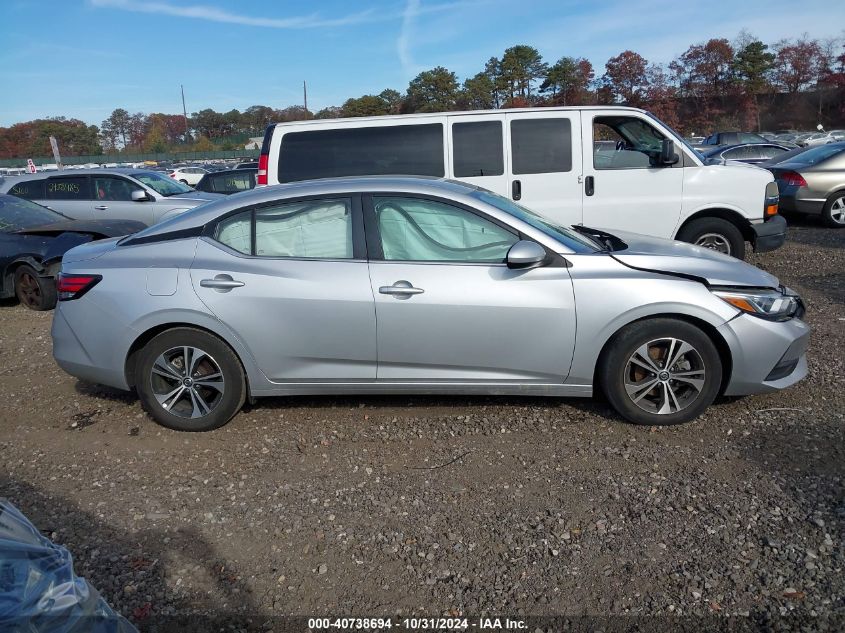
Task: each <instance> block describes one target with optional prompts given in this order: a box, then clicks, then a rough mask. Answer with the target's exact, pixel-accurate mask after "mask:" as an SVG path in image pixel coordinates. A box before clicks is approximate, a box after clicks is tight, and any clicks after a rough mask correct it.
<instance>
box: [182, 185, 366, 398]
mask: <svg viewBox="0 0 845 633" xmlns="http://www.w3.org/2000/svg"><path fill="white" fill-rule="evenodd" d="M363 239H364V238H363V222H362V220H361V217H360V197H359V196H342V195H341V196H333V197H331V198H307V199H300V200H285V201H283V202H274V203H270V204H263V205H261V206H257V207H251V208H245V209H242V210H238V211H237V212H234V213H232V214H229V215H227V216H225V217H224V218H223V219H221V220H220V221H219V222H218V223H217V224H216V226H215V227H213V230H212V231H211V234H210V235H207V236H205V237H203V238H202V239H200V240H198V243H197V251H196V256H195V258H194V263H193V265H192V267H191V282H192V284H193V287H194V290H195V291H196V293H197V295H198V296H199V297H200V299H201V300H202V301H203V303H204V304H205V305H206V306H207V307H208V309H209V310H210V311H211V312H213V313H214V315H215V316H217V318H218V319H220V321H222V322H223V323H224V324H225V325H226V326H227V327H228V328H229V330H230V331H231V332H232V335H233V336H236V337H238V338H239V339H240V340H241V342H242V343H243V344H244V345H245V346H246V347H247V348H248V349H249V350H250V351H251V353H252V355H253V357H254V358H255V360H256V362H257V364H258V367H259V368H260V369H261V371H262V372H263V373H264V374H265V375H266V376H267V378H268V379H270V380H271V381H273V382H276V383H281V384H284V383H309V384H312V385H315V386H318V385H321V384H322V385H330V384H332V383H338V382H371V381H373V380H374V379H375V377H376V322H375V313H374V307H373V295H372V291H371V289H370V278H369V273H368V268H367V261H366V257H365V247H364V243H363ZM316 388H317V389H318V390H319V387H316Z"/></svg>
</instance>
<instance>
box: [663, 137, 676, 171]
mask: <svg viewBox="0 0 845 633" xmlns="http://www.w3.org/2000/svg"><path fill="white" fill-rule="evenodd" d="M679 160H680V157H679V156H678V155H677V154H676V153H675V141H673V140H672V139H670V138H664V139H663V143H661V145H660V164H661V165H674V164H675V163H677V162H678V161H679Z"/></svg>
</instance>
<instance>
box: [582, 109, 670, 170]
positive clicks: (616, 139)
mask: <svg viewBox="0 0 845 633" xmlns="http://www.w3.org/2000/svg"><path fill="white" fill-rule="evenodd" d="M664 138H665V137H664V136H663V134H661V133H660V132H658V131H657V130H656V129H654V128H653V127H652V126H651V125H649V124H648V123H646V122H645V121H643V120H642V119H639V118H637V117H630V116H597V117H595V118H594V119H593V140H594V143H593V167H594V168H595V169H648V168H649V167H656V166H658V165H659V161H660V149H661V145H662V143H663V139H664ZM596 141H611V142H613V143H614V147H613V150H611V149H610V144H609V143H604V142H601V143H596Z"/></svg>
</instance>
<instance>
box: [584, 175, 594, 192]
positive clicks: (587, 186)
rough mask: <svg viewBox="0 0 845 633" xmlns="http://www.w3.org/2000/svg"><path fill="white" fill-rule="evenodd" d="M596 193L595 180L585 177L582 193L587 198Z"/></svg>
mask: <svg viewBox="0 0 845 633" xmlns="http://www.w3.org/2000/svg"><path fill="white" fill-rule="evenodd" d="M595 192H596V181H595V178H593V177H592V176H587V177H586V178H585V179H584V193H585V194H587V195H588V196H591V195H593V194H594V193H595Z"/></svg>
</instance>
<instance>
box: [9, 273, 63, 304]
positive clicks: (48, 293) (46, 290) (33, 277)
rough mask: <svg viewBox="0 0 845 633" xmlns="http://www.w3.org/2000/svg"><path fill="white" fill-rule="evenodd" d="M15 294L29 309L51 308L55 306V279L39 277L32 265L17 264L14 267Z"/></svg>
mask: <svg viewBox="0 0 845 633" xmlns="http://www.w3.org/2000/svg"><path fill="white" fill-rule="evenodd" d="M15 295H16V296H17V297H18V301H20V302H21V305H23V306H25V307H27V308H29V309H30V310H36V311H38V312H43V311H44V310H52V309H53V308H55V307H56V280H55V279H53V278H52V277H39V276H38V273H37V272H36V271H35V269H34V268H32V266H26V265H23V266H19V267H18V268H17V269H15Z"/></svg>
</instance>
